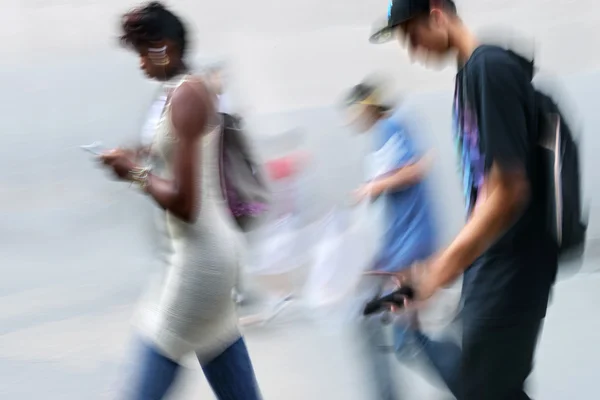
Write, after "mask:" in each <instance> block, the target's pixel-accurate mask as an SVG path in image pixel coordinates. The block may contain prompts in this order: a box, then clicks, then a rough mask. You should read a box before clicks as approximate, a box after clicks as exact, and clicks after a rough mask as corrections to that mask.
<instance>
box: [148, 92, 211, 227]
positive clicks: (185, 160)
mask: <svg viewBox="0 0 600 400" xmlns="http://www.w3.org/2000/svg"><path fill="white" fill-rule="evenodd" d="M213 112H214V105H213V102H212V100H211V98H210V94H209V93H208V91H207V89H206V87H205V86H204V84H203V83H202V82H200V81H187V82H185V83H183V84H182V85H181V86H179V88H177V89H176V90H175V92H173V95H172V98H171V123H172V126H173V129H174V132H173V133H174V135H175V137H176V142H175V149H174V155H173V162H174V165H173V179H172V180H167V179H162V178H160V177H158V176H156V175H152V174H150V175H149V176H148V180H147V186H146V191H147V192H148V193H149V194H150V195H151V196H152V197H153V198H154V200H155V201H156V202H157V203H158V205H159V206H160V207H162V208H163V209H165V210H168V211H170V212H171V213H173V214H174V215H176V216H177V217H179V218H181V219H182V220H184V221H187V222H194V221H195V219H196V217H197V214H198V210H197V209H196V208H197V203H198V201H197V196H198V190H197V188H196V185H197V184H198V183H199V179H198V177H199V176H200V174H201V173H202V171H200V170H199V165H200V162H199V161H200V160H199V158H200V157H201V154H200V153H199V152H198V141H199V140H201V135H202V132H204V129H205V127H206V124H207V120H208V116H209V115H211V114H212V113H213Z"/></svg>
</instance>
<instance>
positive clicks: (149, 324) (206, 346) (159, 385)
mask: <svg viewBox="0 0 600 400" xmlns="http://www.w3.org/2000/svg"><path fill="white" fill-rule="evenodd" d="M121 30H122V32H121V34H122V35H121V42H122V44H123V45H125V46H127V47H128V48H131V49H133V50H135V51H136V52H137V53H138V54H139V56H140V67H141V68H142V70H143V71H144V73H145V74H146V75H147V76H148V77H149V78H151V79H156V80H158V81H160V82H162V85H163V88H164V92H165V94H166V102H165V106H164V109H163V110H162V112H161V114H160V117H159V118H158V121H157V123H156V127H155V129H156V130H155V134H154V139H153V144H152V147H151V153H152V154H153V156H154V157H158V158H159V159H160V161H161V162H159V163H157V165H159V167H156V168H154V169H152V168H151V167H146V166H143V165H139V164H138V161H137V160H136V158H135V157H134V156H133V152H129V151H125V150H121V149H116V150H112V151H110V152H108V153H106V154H104V155H103V156H102V157H101V161H102V163H103V164H104V165H106V166H107V167H108V168H111V169H112V170H113V171H114V173H115V174H116V176H117V177H119V178H120V179H122V180H126V181H130V182H132V183H135V184H137V185H138V186H139V188H140V189H141V190H142V191H143V192H144V193H146V194H147V195H148V196H149V197H150V198H151V199H152V200H153V201H154V202H156V203H157V204H158V206H159V207H161V208H162V209H163V210H164V215H165V218H166V224H167V226H168V229H167V236H168V239H169V241H170V244H171V246H170V252H171V254H169V257H168V260H169V263H168V266H167V269H166V271H165V273H164V276H163V277H162V279H161V280H160V281H159V282H157V286H156V290H155V291H150V293H149V296H148V299H149V300H148V302H147V303H146V304H145V306H144V307H143V309H142V313H141V314H142V315H141V317H142V318H141V323H140V328H141V337H142V342H143V345H142V349H143V351H142V354H141V368H140V371H139V372H140V373H139V376H138V377H137V379H136V381H135V382H134V384H133V392H132V395H131V398H132V399H134V400H138V399H139V400H153V399H162V398H163V397H164V396H165V393H166V392H167V391H168V389H169V387H170V386H171V384H172V382H173V381H174V379H175V376H176V373H177V371H178V369H179V363H180V360H181V359H182V357H183V356H185V355H186V354H189V353H191V352H195V354H196V355H197V357H198V359H199V361H200V364H201V366H202V368H203V370H204V373H205V375H206V378H207V380H208V382H209V383H210V385H211V387H212V389H213V390H214V392H215V394H216V395H217V397H218V398H219V399H232V400H239V399H241V400H255V399H258V398H259V394H258V388H257V386H256V380H255V376H254V371H253V368H252V364H251V361H250V358H249V355H248V351H247V349H246V346H245V344H244V341H243V339H242V338H241V335H240V332H239V330H238V326H237V317H236V314H235V306H234V303H233V300H232V296H231V293H232V289H233V287H234V284H235V280H236V276H237V271H238V267H239V254H240V253H241V252H240V251H239V242H238V239H237V238H238V235H237V233H236V231H235V228H234V223H233V220H232V218H231V216H230V214H229V212H228V209H227V206H226V203H225V201H224V199H223V194H222V192H221V185H220V174H219V169H218V165H219V163H218V162H219V159H218V158H219V145H218V144H219V140H218V138H219V134H220V129H219V124H220V121H219V118H218V116H217V113H216V110H215V106H214V101H215V96H214V94H212V93H211V92H210V91H209V90H208V89H207V87H206V86H205V84H204V82H203V81H202V80H201V79H199V78H197V77H194V76H190V75H188V74H187V68H186V64H185V62H184V55H185V51H186V45H187V40H186V30H185V27H184V25H183V24H182V22H181V21H180V19H179V18H178V17H176V16H175V15H174V14H173V13H171V12H170V11H169V10H167V9H165V7H164V6H163V5H162V4H160V3H157V2H152V3H149V4H147V5H144V6H142V7H140V8H137V9H135V10H133V11H131V12H129V13H127V14H125V15H124V16H123V19H122V21H121Z"/></svg>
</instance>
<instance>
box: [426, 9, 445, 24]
mask: <svg viewBox="0 0 600 400" xmlns="http://www.w3.org/2000/svg"><path fill="white" fill-rule="evenodd" d="M429 21H430V22H432V23H433V24H434V25H435V26H436V27H439V26H444V25H445V23H446V14H444V12H443V11H442V9H441V8H432V9H431V11H430V12H429Z"/></svg>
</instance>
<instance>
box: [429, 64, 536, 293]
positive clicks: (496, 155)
mask: <svg viewBox="0 0 600 400" xmlns="http://www.w3.org/2000/svg"><path fill="white" fill-rule="evenodd" d="M483 61H484V62H482V65H481V68H479V69H478V70H475V71H474V73H473V76H472V77H471V76H469V79H472V80H473V84H474V85H476V88H477V91H476V92H477V96H476V99H475V101H476V103H477V104H476V107H477V108H478V113H477V116H478V121H479V133H480V140H481V141H482V145H481V148H482V150H483V156H484V157H485V183H484V186H483V190H484V192H483V193H480V194H479V197H480V198H479V199H478V200H479V203H478V204H477V206H476V207H475V209H474V211H473V213H472V214H471V218H470V219H469V221H468V222H467V224H466V225H465V226H464V228H463V229H462V230H461V231H460V233H459V234H458V236H457V237H456V238H455V239H454V240H453V241H452V243H451V244H450V246H449V247H448V248H447V249H446V250H445V251H443V252H442V254H441V256H440V257H439V259H438V260H436V261H435V262H434V263H433V264H432V268H431V271H430V274H429V275H430V277H429V278H428V279H427V280H426V283H425V286H426V287H424V288H423V291H424V292H428V291H429V292H431V293H433V291H435V290H436V289H437V288H439V287H442V286H445V285H447V284H449V283H451V282H452V281H453V280H454V279H456V278H457V277H458V276H459V275H460V274H461V273H462V272H463V271H464V270H465V269H466V268H468V267H469V266H470V265H471V264H472V263H473V262H474V261H475V260H476V259H477V258H478V257H479V256H480V255H481V254H483V253H484V252H485V251H486V250H487V249H488V248H489V247H490V246H491V245H493V244H494V243H495V242H496V241H497V240H498V239H499V238H500V237H501V236H502V235H503V234H504V233H505V232H506V230H507V229H509V228H510V227H511V226H512V225H513V224H514V223H515V221H516V220H517V219H518V218H519V216H520V215H521V213H522V211H523V209H524V208H525V207H526V206H527V204H528V202H529V199H530V196H531V192H530V183H529V178H528V175H527V169H526V166H527V159H528V157H529V152H530V145H529V139H528V136H529V132H528V126H527V118H526V104H525V98H526V96H525V94H526V90H527V85H529V81H528V79H527V77H526V74H525V72H524V71H522V70H519V68H520V67H519V66H517V65H515V64H513V63H512V62H511V60H510V59H508V58H507V56H505V55H502V57H499V56H497V55H496V54H493V55H492V56H491V57H488V58H487V59H486V60H483Z"/></svg>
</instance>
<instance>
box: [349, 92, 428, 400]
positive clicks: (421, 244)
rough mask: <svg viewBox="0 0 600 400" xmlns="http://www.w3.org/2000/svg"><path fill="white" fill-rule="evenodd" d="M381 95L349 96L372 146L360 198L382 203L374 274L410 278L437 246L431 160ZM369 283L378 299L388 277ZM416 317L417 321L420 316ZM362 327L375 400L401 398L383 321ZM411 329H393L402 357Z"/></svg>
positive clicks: (369, 321)
mask: <svg viewBox="0 0 600 400" xmlns="http://www.w3.org/2000/svg"><path fill="white" fill-rule="evenodd" d="M379 92H380V90H379V88H378V86H377V85H374V84H370V83H361V84H359V85H356V86H355V87H354V88H353V89H352V90H351V91H350V93H348V95H347V97H346V107H347V111H348V114H349V117H350V119H351V122H352V123H353V125H355V126H356V128H357V130H359V131H360V132H369V133H370V134H371V135H372V138H373V144H374V146H373V152H372V153H371V154H370V156H369V157H368V161H369V162H368V163H367V175H368V176H367V181H368V183H367V184H366V185H364V186H363V187H361V188H359V189H358V190H357V191H356V196H357V200H359V201H360V200H363V199H364V198H370V199H371V200H372V201H375V202H377V201H381V202H382V203H380V205H381V206H382V207H383V214H384V216H385V218H384V219H383V220H382V221H381V222H383V223H384V226H382V228H383V229H384V232H385V234H384V236H383V238H384V242H383V245H382V248H381V253H380V254H379V256H378V259H377V262H376V264H375V265H374V268H373V271H374V272H388V273H401V274H403V275H404V278H405V279H410V278H411V276H410V275H411V267H412V266H413V265H414V264H415V263H417V262H420V261H423V260H426V259H428V258H429V257H431V255H432V254H433V252H434V251H435V246H436V234H435V227H434V223H433V215H432V210H431V204H430V200H429V195H428V193H427V189H426V187H425V184H424V180H425V178H426V175H427V172H428V169H429V163H430V162H429V158H430V157H429V156H427V155H423V154H422V153H421V151H420V150H419V148H418V147H419V146H417V145H416V141H415V138H413V137H412V134H413V132H411V131H410V130H409V129H408V123H407V121H405V118H404V117H405V116H403V115H402V113H400V114H397V115H396V116H394V117H392V116H391V115H390V114H391V112H390V111H391V110H390V107H388V106H386V105H385V104H384V102H383V101H382V100H381V98H380V97H381V96H380V95H379ZM366 279H368V280H369V281H372V282H371V283H373V287H372V290H373V292H374V293H373V295H376V294H377V293H378V292H380V291H381V289H382V287H383V285H384V283H385V282H384V281H389V279H390V278H389V276H388V277H386V276H383V277H377V276H374V277H371V278H366ZM412 317H414V318H416V314H415V315H413V316H412ZM362 328H363V337H364V338H365V339H366V344H367V346H366V354H365V356H366V358H367V360H368V361H369V362H370V364H371V365H370V370H371V372H372V373H373V382H374V383H375V387H374V391H375V393H374V394H375V397H374V398H375V399H377V400H394V399H396V398H398V397H397V394H396V391H395V379H394V378H393V377H392V375H391V374H392V371H393V370H394V369H393V368H392V365H391V363H390V357H389V355H390V352H387V351H382V348H383V347H384V345H385V344H386V343H385V340H384V332H383V329H382V322H381V320H380V319H379V318H370V319H366V320H365V323H364V324H363V326H362ZM411 328H415V327H408V326H400V325H396V326H395V327H394V336H395V342H396V343H394V348H395V349H396V351H398V352H399V354H400V355H406V354H407V351H406V350H408V349H409V347H408V346H406V345H407V344H409V340H407V339H409V336H407V335H406V333H409V332H411V331H410V330H409V329H411ZM415 342H416V341H415ZM388 344H389V343H388ZM415 344H416V343H415Z"/></svg>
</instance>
